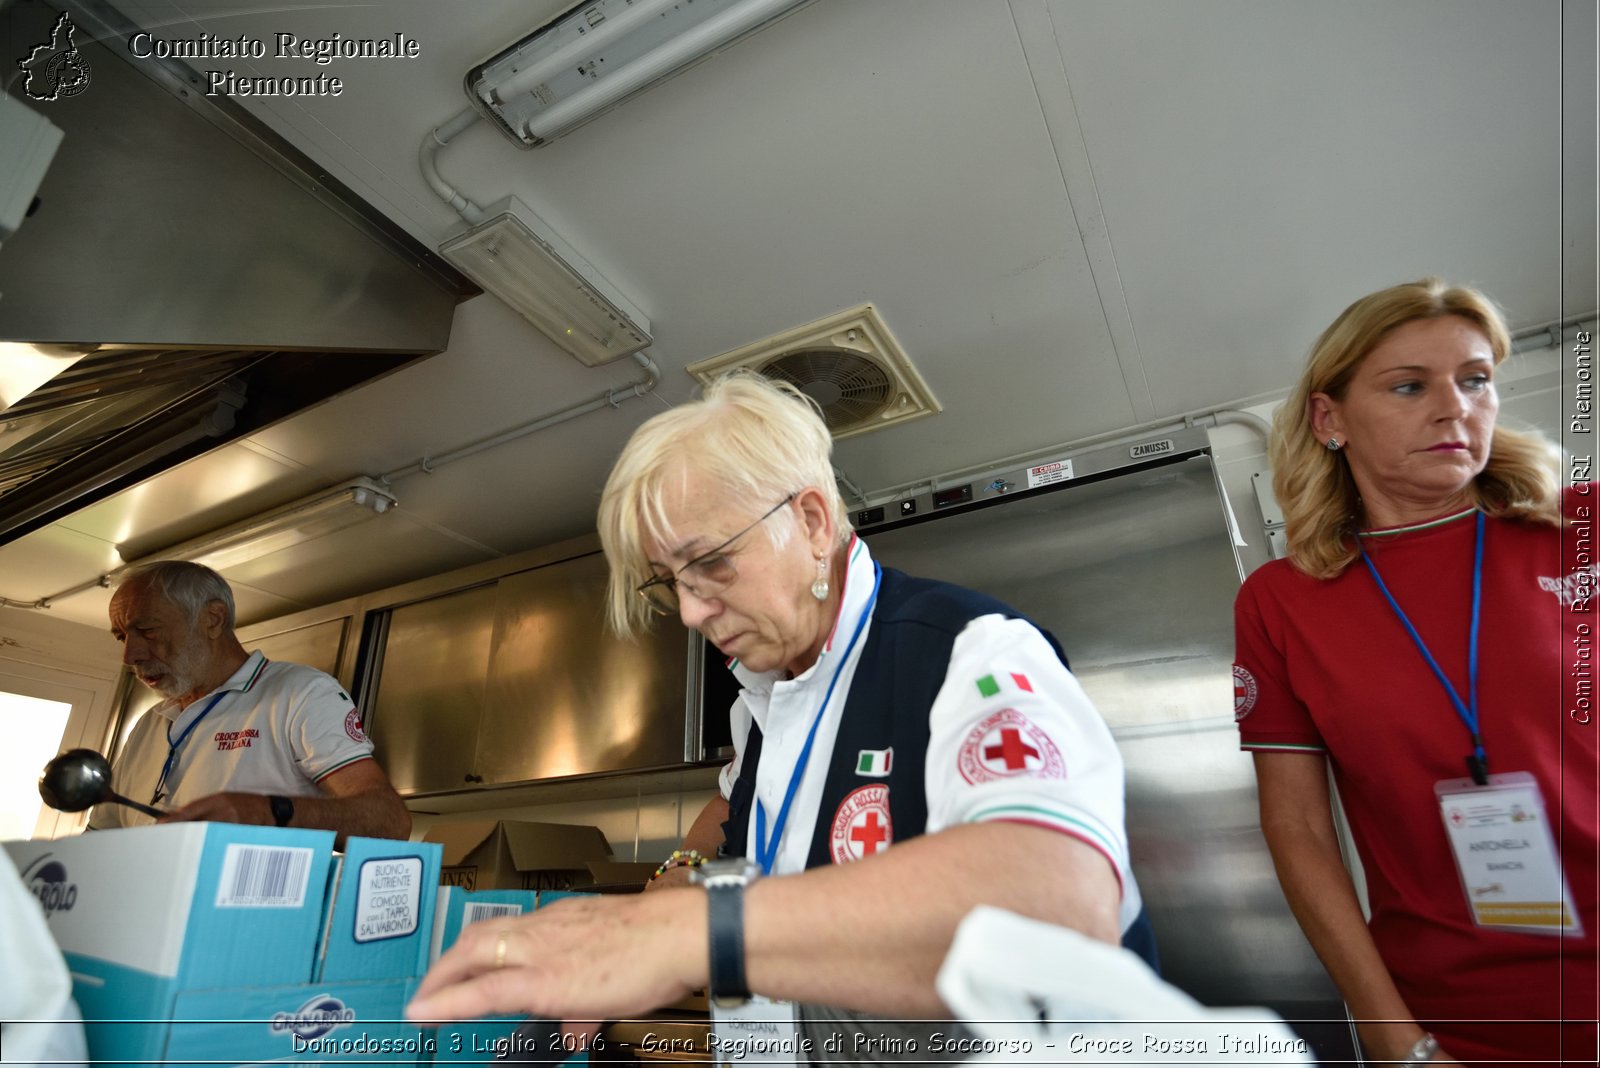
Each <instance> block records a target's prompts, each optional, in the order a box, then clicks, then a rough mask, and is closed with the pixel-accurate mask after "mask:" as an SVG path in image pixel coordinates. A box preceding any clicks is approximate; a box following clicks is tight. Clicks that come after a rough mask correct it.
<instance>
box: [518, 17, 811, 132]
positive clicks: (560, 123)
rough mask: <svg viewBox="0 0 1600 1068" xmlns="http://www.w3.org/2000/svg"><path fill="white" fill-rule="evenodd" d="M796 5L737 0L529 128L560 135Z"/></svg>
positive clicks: (537, 119) (536, 119) (542, 115)
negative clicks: (567, 128)
mask: <svg viewBox="0 0 1600 1068" xmlns="http://www.w3.org/2000/svg"><path fill="white" fill-rule="evenodd" d="M794 5H795V0H749V2H747V3H742V4H736V5H734V6H733V7H730V8H728V9H727V10H726V11H721V12H719V13H717V14H716V15H713V16H712V17H711V18H709V19H707V20H706V21H704V22H702V23H700V24H699V25H698V26H694V27H691V28H690V29H689V30H687V31H686V32H684V33H682V34H680V35H679V36H677V37H674V38H673V39H672V40H670V41H668V42H667V43H666V44H663V45H661V46H660V47H659V48H656V49H654V50H652V51H650V52H647V53H646V54H645V55H643V56H640V57H639V58H638V59H637V60H635V61H634V62H632V63H629V64H628V65H627V66H625V67H623V68H622V69H621V70H618V71H611V72H608V73H607V74H606V76H605V77H603V78H600V79H599V80H598V81H596V82H595V83H594V84H593V85H591V86H589V87H588V88H586V89H584V90H582V91H580V92H577V93H574V94H572V95H571V96H569V97H567V98H566V99H565V100H562V101H558V102H557V103H555V104H553V105H552V106H550V107H549V108H546V109H545V110H544V111H542V112H540V113H539V114H538V115H537V116H535V117H534V118H533V119H531V120H529V121H528V123H527V124H526V125H525V126H524V127H523V130H524V132H525V133H526V134H527V135H528V136H529V137H531V138H534V139H537V140H539V141H551V140H554V139H555V136H556V135H557V134H558V133H559V132H560V131H562V130H564V129H565V128H566V127H569V126H575V125H577V124H578V123H579V122H581V121H582V120H583V119H585V118H588V117H589V116H591V115H594V114H595V113H597V112H600V111H604V110H605V109H606V108H607V107H610V106H611V105H612V104H614V103H616V102H617V101H619V100H621V99H622V98H623V97H625V96H627V95H628V94H629V93H631V92H633V91H634V90H636V89H642V88H644V87H645V86H647V85H649V84H650V83H651V82H654V81H656V80H658V79H660V78H662V77H664V76H665V75H667V74H669V73H671V72H672V71H673V70H674V69H676V68H678V67H683V66H687V65H688V64H689V63H691V62H692V61H694V60H696V59H699V58H701V57H702V56H704V55H706V54H707V53H709V52H711V51H712V50H713V49H716V48H718V47H720V46H721V45H724V44H726V43H728V42H729V41H732V40H733V39H734V38H735V37H738V36H740V35H741V34H743V33H745V32H746V31H749V30H752V29H754V28H756V27H757V26H759V25H761V24H762V23H763V22H766V21H767V20H769V19H771V18H773V17H774V16H775V15H777V14H778V13H779V12H781V11H782V10H784V9H785V8H789V7H793V6H794Z"/></svg>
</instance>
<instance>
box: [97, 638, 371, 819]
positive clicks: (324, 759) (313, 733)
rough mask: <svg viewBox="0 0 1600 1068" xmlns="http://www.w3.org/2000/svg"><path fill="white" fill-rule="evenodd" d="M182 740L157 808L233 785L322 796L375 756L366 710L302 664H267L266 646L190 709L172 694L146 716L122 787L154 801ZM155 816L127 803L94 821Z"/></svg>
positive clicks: (134, 737)
mask: <svg viewBox="0 0 1600 1068" xmlns="http://www.w3.org/2000/svg"><path fill="white" fill-rule="evenodd" d="M185 732H187V734H186V733H185ZM180 739H181V744H179V745H178V746H177V750H176V752H177V756H176V759H175V760H174V762H173V768H172V771H171V773H170V774H169V775H168V776H167V782H166V786H165V790H164V794H165V796H163V797H162V799H161V800H160V801H158V802H156V807H157V808H161V809H175V808H181V807H182V806H184V805H186V804H188V803H189V802H191V801H196V800H199V799H200V798H202V797H207V796H209V795H211V794H215V793H223V792H229V791H234V792H240V793H250V794H283V795H284V796H287V797H318V796H321V794H322V791H321V789H320V788H319V787H318V786H317V783H318V782H320V781H321V780H322V779H324V778H326V777H327V776H328V775H330V774H332V773H333V772H335V771H338V770H339V769H340V768H342V767H345V766H346V765H348V764H353V763H354V762H356V761H358V760H365V759H367V758H368V757H370V756H371V755H372V741H371V740H370V739H369V738H367V736H366V734H365V733H363V732H362V729H361V713H360V712H359V711H357V710H356V707H355V703H354V702H353V701H351V700H350V696H349V695H348V694H346V693H345V692H344V690H343V689H342V688H341V687H340V685H339V681H338V680H337V679H335V678H333V677H332V676H331V675H327V674H324V673H323V672H321V671H318V670H317V669H315V668H310V667H306V666H305V665H304V664H291V663H288V662H286V661H281V660H278V661H273V660H268V659H267V658H266V657H264V656H262V655H261V653H260V651H259V650H258V651H256V652H254V653H251V654H250V657H249V659H247V660H246V661H245V662H244V664H243V665H242V666H241V667H240V668H239V670H238V671H235V672H234V673H233V675H231V676H230V677H229V678H228V681H227V682H224V683H223V684H222V685H221V686H219V687H217V688H216V689H215V690H213V691H211V692H210V693H208V694H206V695H205V696H204V697H202V698H200V699H199V700H198V701H195V702H194V703H192V704H191V705H189V707H188V708H184V709H180V708H179V707H178V703H177V701H174V700H167V701H163V702H162V703H161V704H159V705H157V706H155V707H154V708H152V709H151V710H150V711H148V712H146V713H145V714H144V716H143V718H141V719H140V720H139V722H138V723H136V724H135V725H134V728H133V731H132V733H131V734H130V735H129V736H128V744H127V745H126V746H124V747H123V750H122V752H121V753H120V754H119V755H118V757H117V762H116V766H115V768H114V769H113V772H112V781H113V785H114V786H115V788H116V790H117V792H118V793H120V794H122V795H124V796H125V797H128V798H130V799H132V800H134V801H149V800H150V798H151V796H152V795H153V794H154V792H155V789H156V784H157V783H158V782H159V781H160V779H161V769H162V766H163V765H164V764H165V763H166V761H167V756H168V754H169V753H171V752H172V751H173V743H175V742H179V741H180ZM153 822H155V821H154V820H153V819H151V817H149V816H146V815H145V814H144V813H142V812H138V811H136V810H134V809H132V808H129V807H127V806H126V805H98V806H96V808H95V811H94V813H93V816H92V818H91V819H90V821H89V824H90V826H92V827H97V828H107V827H135V826H140V825H143V824H147V823H153Z"/></svg>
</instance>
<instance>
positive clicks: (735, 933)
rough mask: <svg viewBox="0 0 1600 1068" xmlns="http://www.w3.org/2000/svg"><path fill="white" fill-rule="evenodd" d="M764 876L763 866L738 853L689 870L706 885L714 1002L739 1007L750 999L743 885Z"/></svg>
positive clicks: (696, 880) (722, 1006)
mask: <svg viewBox="0 0 1600 1068" xmlns="http://www.w3.org/2000/svg"><path fill="white" fill-rule="evenodd" d="M760 877H761V866H760V865H759V864H756V863H755V862H754V861H750V860H746V859H744V858H743V857H737V858H734V859H731V860H713V861H708V862H707V863H705V864H702V865H700V866H699V867H698V868H691V869H690V870H689V881H690V882H691V883H695V884H697V885H700V886H704V887H705V888H706V916H707V919H708V920H709V924H708V928H709V932H710V938H709V941H710V951H711V968H710V972H711V982H710V984H709V986H710V990H709V993H710V995H711V1003H712V1004H713V1005H715V1006H716V1007H717V1008H719V1009H736V1008H738V1007H739V1006H740V1005H743V1004H744V1003H745V1002H746V1001H749V1000H750V984H749V983H748V982H747V981H746V979H745V975H744V888H745V887H747V886H749V885H750V884H751V883H752V882H754V881H755V880H756V879H758V878H760Z"/></svg>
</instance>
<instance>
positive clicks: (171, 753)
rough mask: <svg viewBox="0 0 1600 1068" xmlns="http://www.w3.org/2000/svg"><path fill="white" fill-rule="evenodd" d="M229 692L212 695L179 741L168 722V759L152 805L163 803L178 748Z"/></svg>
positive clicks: (180, 747) (190, 722)
mask: <svg viewBox="0 0 1600 1068" xmlns="http://www.w3.org/2000/svg"><path fill="white" fill-rule="evenodd" d="M227 692H228V691H226V690H223V691H222V692H221V693H218V694H217V695H216V696H214V697H212V698H211V702H210V703H209V704H208V705H206V707H205V708H202V709H201V710H200V714H199V715H198V716H196V717H194V719H192V720H190V721H189V725H188V726H187V727H185V728H183V731H182V732H181V733H180V734H179V735H178V740H177V741H173V740H172V724H171V723H168V724H167V760H166V763H164V764H162V765H161V778H159V779H157V780H156V792H155V795H154V796H152V797H151V798H150V803H151V804H152V805H159V804H160V803H161V797H162V793H161V791H162V790H163V789H164V788H165V787H166V785H167V776H168V775H171V774H172V769H173V768H175V767H177V766H178V750H180V749H182V748H183V743H184V742H186V741H188V740H189V735H191V734H193V733H194V729H195V728H196V727H198V726H200V721H201V720H203V719H205V718H206V717H207V716H209V715H210V714H211V710H212V709H213V708H216V707H217V702H218V701H220V700H222V696H223V694H225V693H227Z"/></svg>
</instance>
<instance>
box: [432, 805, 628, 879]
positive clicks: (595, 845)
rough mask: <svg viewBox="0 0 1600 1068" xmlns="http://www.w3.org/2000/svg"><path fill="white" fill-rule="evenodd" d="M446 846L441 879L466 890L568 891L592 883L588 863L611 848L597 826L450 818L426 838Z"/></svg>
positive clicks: (438, 824) (607, 857)
mask: <svg viewBox="0 0 1600 1068" xmlns="http://www.w3.org/2000/svg"><path fill="white" fill-rule="evenodd" d="M423 840H424V841H427V842H438V843H439V844H440V845H442V846H444V868H443V871H442V874H441V878H442V881H443V882H444V883H445V885H447V886H459V887H461V888H462V889H463V890H570V889H572V888H573V887H578V886H588V885H590V884H591V883H593V881H594V877H593V876H592V875H591V874H590V873H589V869H588V862H589V861H591V860H607V859H609V858H610V856H611V847H610V846H609V845H608V844H607V843H606V836H605V835H604V834H601V833H600V828H598V827H586V826H577V825H572V824H566V823H528V822H525V821H522V820H450V821H446V822H441V823H435V824H434V825H433V826H432V827H430V828H428V833H427V834H425V835H424V836H423Z"/></svg>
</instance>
